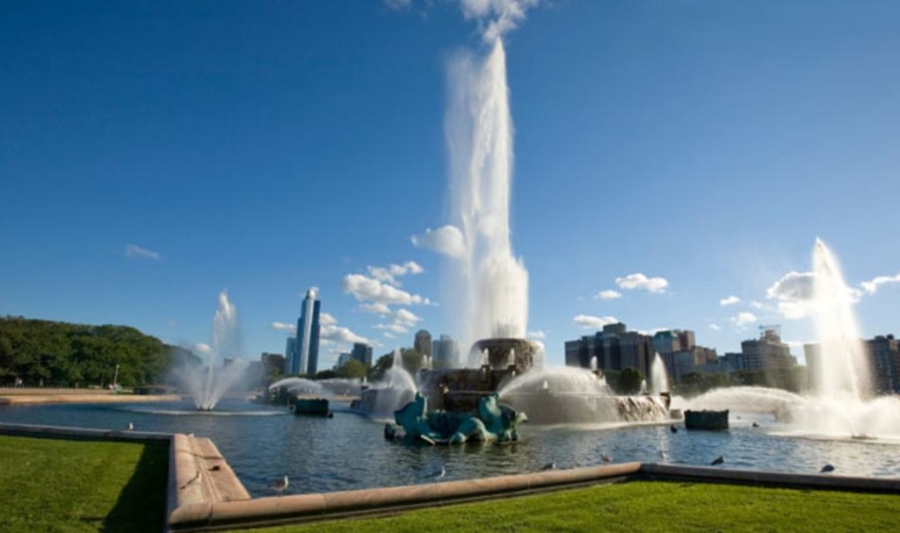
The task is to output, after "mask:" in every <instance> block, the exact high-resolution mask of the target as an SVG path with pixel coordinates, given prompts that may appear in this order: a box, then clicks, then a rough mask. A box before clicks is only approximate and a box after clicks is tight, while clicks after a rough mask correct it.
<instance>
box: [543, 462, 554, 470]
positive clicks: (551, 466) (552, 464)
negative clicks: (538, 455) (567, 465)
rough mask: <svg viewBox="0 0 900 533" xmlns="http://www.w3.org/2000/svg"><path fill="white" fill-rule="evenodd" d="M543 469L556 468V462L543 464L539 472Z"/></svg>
mask: <svg viewBox="0 0 900 533" xmlns="http://www.w3.org/2000/svg"><path fill="white" fill-rule="evenodd" d="M545 470H556V463H555V462H553V463H547V464H545V465H544V466H542V467H541V472H543V471H545Z"/></svg>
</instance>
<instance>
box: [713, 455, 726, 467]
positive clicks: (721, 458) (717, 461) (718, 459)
mask: <svg viewBox="0 0 900 533" xmlns="http://www.w3.org/2000/svg"><path fill="white" fill-rule="evenodd" d="M724 463H725V456H724V455H720V456H718V457H716V458H715V459H713V462H711V463H709V464H711V465H713V466H716V465H721V464H724Z"/></svg>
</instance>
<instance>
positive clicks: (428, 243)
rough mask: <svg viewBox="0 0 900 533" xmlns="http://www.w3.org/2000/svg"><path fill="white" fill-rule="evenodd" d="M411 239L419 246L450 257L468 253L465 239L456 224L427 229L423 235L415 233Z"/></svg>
mask: <svg viewBox="0 0 900 533" xmlns="http://www.w3.org/2000/svg"><path fill="white" fill-rule="evenodd" d="M410 240H411V241H412V243H413V245H414V246H416V247H418V248H427V249H429V250H434V251H435V252H438V253H441V254H444V255H448V256H450V257H462V256H463V255H465V253H466V245H465V239H464V238H463V234H462V232H461V231H459V228H457V227H456V226H451V225H446V226H442V227H440V228H438V229H434V230H432V229H427V230H425V233H423V234H421V235H413V236H412V237H410Z"/></svg>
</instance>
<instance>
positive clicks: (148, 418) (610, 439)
mask: <svg viewBox="0 0 900 533" xmlns="http://www.w3.org/2000/svg"><path fill="white" fill-rule="evenodd" d="M346 407H347V406H346V404H335V405H334V408H335V415H334V418H331V419H326V418H310V417H301V416H294V415H292V414H290V413H289V412H288V411H287V410H286V409H285V408H280V407H269V406H260V405H255V404H248V403H244V402H237V401H235V402H230V401H229V402H224V403H223V404H222V405H220V408H219V409H218V410H217V411H214V412H212V413H200V412H197V411H195V410H193V404H191V403H189V402H180V403H147V404H119V405H80V404H68V405H39V406H5V407H0V423H3V422H5V423H21V424H42V425H57V426H77V427H89V428H101V429H125V428H126V427H127V426H128V423H129V422H131V423H133V424H134V428H135V430H137V431H161V432H176V433H193V434H194V435H197V436H200V437H209V438H211V439H212V440H213V442H215V443H216V446H218V448H219V450H220V451H221V452H222V454H223V455H224V456H225V458H226V459H227V460H228V463H229V464H230V465H231V466H232V468H233V469H234V471H235V472H236V473H237V475H238V477H240V479H241V481H242V482H243V483H244V485H245V486H246V487H247V490H249V491H250V493H251V494H253V495H254V496H257V497H258V496H268V495H272V491H271V490H269V489H268V488H267V487H268V486H269V484H270V483H271V482H272V481H274V480H276V479H279V478H281V477H282V476H284V475H287V476H289V478H290V488H289V490H288V491H287V492H288V493H294V494H297V493H307V492H326V491H336V490H349V489H361V488H371V487H385V486H395V485H407V484H414V483H425V482H431V481H434V479H433V478H432V477H430V474H432V473H433V472H435V471H438V470H440V468H441V467H442V466H443V467H444V470H445V472H446V476H445V477H444V478H443V479H444V480H451V479H470V478H475V477H483V476H491V475H500V474H515V473H523V472H533V471H536V470H540V469H541V468H542V467H543V466H544V465H546V464H548V463H556V465H557V467H558V468H571V467H577V466H591V465H598V464H602V463H603V459H602V455H606V456H607V457H609V458H611V459H612V460H613V461H616V462H624V461H641V462H666V463H672V464H688V465H709V464H710V462H711V461H712V460H713V459H715V458H716V457H718V456H720V455H724V456H725V464H724V465H723V468H740V469H753V470H770V471H776V472H794V473H817V472H818V471H819V469H820V468H821V467H822V465H824V464H825V463H831V464H833V465H834V466H835V467H836V471H835V474H842V475H857V476H878V477H900V444H898V443H895V442H882V441H856V440H821V439H811V438H802V437H798V436H796V435H785V434H784V431H785V428H784V427H783V426H781V425H780V424H777V423H775V421H774V419H773V418H772V417H770V416H767V415H759V414H737V415H735V414H732V418H731V430H730V431H727V432H704V431H686V430H684V427H683V426H682V425H681V424H676V426H677V428H678V432H677V433H672V432H671V431H670V429H669V424H668V423H666V424H648V425H631V426H619V427H615V426H557V427H549V426H535V425H531V426H529V425H528V424H524V425H522V426H521V427H520V435H521V440H520V441H519V442H516V443H512V444H507V445H502V446H498V445H495V444H481V443H470V444H466V445H461V446H453V447H441V446H437V447H431V446H417V445H403V444H398V443H391V442H387V441H385V440H384V438H383V428H384V423H383V422H379V421H374V420H369V419H367V418H364V417H361V416H359V415H356V414H353V413H350V412H347V411H346ZM752 422H757V423H758V424H759V425H760V427H758V428H754V427H751V424H752Z"/></svg>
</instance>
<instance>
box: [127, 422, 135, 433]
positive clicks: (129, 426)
mask: <svg viewBox="0 0 900 533" xmlns="http://www.w3.org/2000/svg"><path fill="white" fill-rule="evenodd" d="M128 431H134V424H133V423H131V422H129V423H128Z"/></svg>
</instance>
